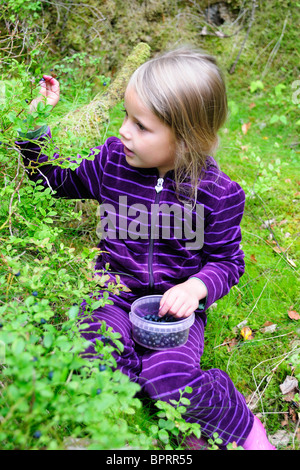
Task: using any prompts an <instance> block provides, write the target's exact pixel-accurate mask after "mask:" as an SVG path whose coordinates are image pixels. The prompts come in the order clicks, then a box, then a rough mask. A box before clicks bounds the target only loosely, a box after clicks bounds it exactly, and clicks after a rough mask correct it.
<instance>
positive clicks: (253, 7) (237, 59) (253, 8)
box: [229, 0, 257, 74]
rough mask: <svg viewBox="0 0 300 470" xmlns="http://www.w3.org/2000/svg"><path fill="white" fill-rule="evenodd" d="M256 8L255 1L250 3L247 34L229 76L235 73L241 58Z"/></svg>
mask: <svg viewBox="0 0 300 470" xmlns="http://www.w3.org/2000/svg"><path fill="white" fill-rule="evenodd" d="M256 7H257V5H256V0H253V1H252V10H251V17H250V21H249V25H248V29H247V32H246V35H245V38H244V41H243V43H242V45H241V48H240V50H239V52H238V55H237V57H236V59H235V61H234V63H233V64H232V66H231V67H230V69H229V73H230V74H233V73H234V72H235V68H236V65H237V63H238V61H239V58H240V56H241V54H242V51H243V49H244V47H245V44H246V41H247V39H248V36H249V34H250V29H251V27H252V24H253V21H254V17H255V8H256Z"/></svg>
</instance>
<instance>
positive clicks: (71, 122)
mask: <svg viewBox="0 0 300 470" xmlns="http://www.w3.org/2000/svg"><path fill="white" fill-rule="evenodd" d="M149 56H150V47H149V46H148V44H145V43H140V44H138V45H137V46H136V47H135V48H134V49H133V51H132V53H131V54H130V55H129V56H128V58H127V59H126V61H125V63H124V65H123V67H122V68H121V70H120V72H119V73H118V74H117V76H116V78H115V80H114V81H113V83H112V84H111V85H110V86H109V87H108V89H107V91H106V92H105V93H99V94H98V95H96V96H95V98H94V99H93V100H92V101H91V102H90V103H89V104H88V105H86V106H83V107H81V108H79V109H77V110H76V111H74V112H71V113H69V114H68V115H67V116H65V117H64V118H63V119H61V120H60V122H59V123H58V124H57V125H58V126H59V128H60V139H61V141H63V140H64V137H65V135H66V134H67V133H68V132H70V131H71V132H72V134H73V135H74V136H78V137H85V144H86V145H88V146H89V147H92V146H93V145H96V144H99V140H100V141H101V134H102V129H103V126H104V125H105V124H106V123H107V122H108V120H109V110H110V109H112V108H113V107H114V106H116V104H117V103H118V102H120V101H121V100H122V99H123V95H124V92H125V89H126V86H127V83H128V80H129V78H130V76H131V75H132V73H133V72H134V71H135V70H136V69H137V68H138V66H139V65H141V64H142V63H143V62H145V61H146V60H147V59H148V58H149ZM54 127H55V126H54Z"/></svg>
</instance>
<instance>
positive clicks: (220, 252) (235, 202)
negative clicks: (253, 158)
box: [193, 181, 245, 310]
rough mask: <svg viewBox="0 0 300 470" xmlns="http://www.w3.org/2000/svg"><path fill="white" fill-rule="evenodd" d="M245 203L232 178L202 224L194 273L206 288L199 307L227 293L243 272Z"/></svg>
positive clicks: (243, 195)
mask: <svg viewBox="0 0 300 470" xmlns="http://www.w3.org/2000/svg"><path fill="white" fill-rule="evenodd" d="M244 206H245V193H244V191H243V190H242V188H241V187H240V186H239V185H238V184H237V183H235V182H233V181H231V182H230V183H229V185H228V187H227V188H226V191H225V194H223V195H222V196H220V199H219V201H218V204H217V205H216V207H215V209H214V210H213V211H212V212H211V213H210V215H209V216H208V218H207V221H206V223H205V228H204V245H203V256H204V263H203V267H202V269H201V270H200V271H199V272H198V273H196V274H194V275H193V277H197V278H198V279H199V280H200V281H202V282H203V283H204V284H205V285H206V287H207V291H208V295H207V297H206V299H205V302H203V303H202V305H201V304H200V306H199V307H200V309H201V308H202V309H204V310H206V309H207V308H208V307H209V306H210V305H211V304H212V303H214V302H215V301H217V300H218V299H220V298H222V297H224V296H225V295H227V294H228V292H229V291H230V289H231V287H232V286H234V285H236V284H238V282H239V279H240V277H241V276H242V275H243V274H244V270H245V262H244V253H243V251H242V250H241V247H240V242H241V238H242V237H241V228H240V223H241V220H242V217H243V212H244Z"/></svg>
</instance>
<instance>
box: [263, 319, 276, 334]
mask: <svg viewBox="0 0 300 470" xmlns="http://www.w3.org/2000/svg"><path fill="white" fill-rule="evenodd" d="M266 323H268V322H266ZM269 323H270V322H269ZM276 328H277V325H276V323H270V324H268V325H266V324H265V326H264V328H261V330H260V331H261V332H262V333H273V332H274V331H275V330H276Z"/></svg>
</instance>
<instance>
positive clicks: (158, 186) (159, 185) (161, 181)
mask: <svg viewBox="0 0 300 470" xmlns="http://www.w3.org/2000/svg"><path fill="white" fill-rule="evenodd" d="M163 184H164V179H163V178H158V180H157V184H156V186H155V191H156V192H157V193H160V192H161V191H162V190H163Z"/></svg>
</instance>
